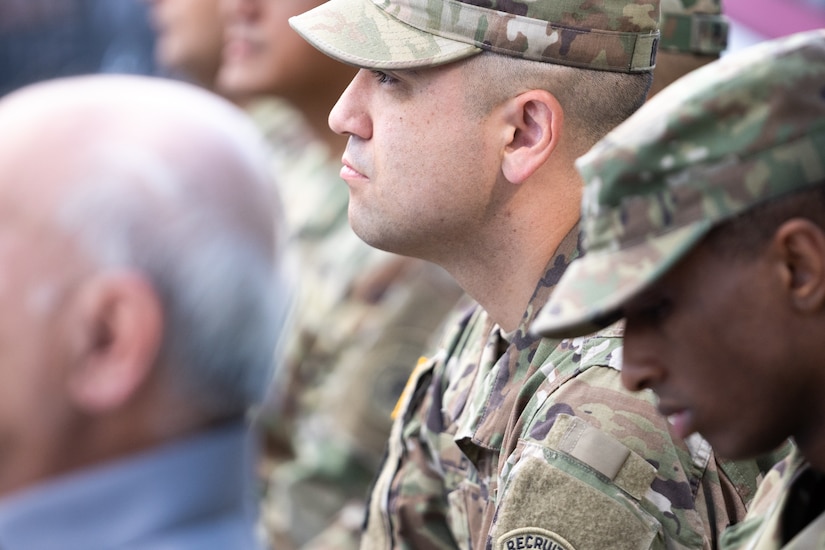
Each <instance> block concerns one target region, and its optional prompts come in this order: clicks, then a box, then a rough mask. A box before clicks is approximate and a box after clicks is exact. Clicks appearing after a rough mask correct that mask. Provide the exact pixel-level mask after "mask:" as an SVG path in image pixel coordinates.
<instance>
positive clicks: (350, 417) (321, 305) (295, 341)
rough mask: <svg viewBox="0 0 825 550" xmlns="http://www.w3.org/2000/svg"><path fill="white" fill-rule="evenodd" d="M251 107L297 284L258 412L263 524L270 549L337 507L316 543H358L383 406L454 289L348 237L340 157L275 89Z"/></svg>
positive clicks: (427, 267)
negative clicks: (267, 150)
mask: <svg viewBox="0 0 825 550" xmlns="http://www.w3.org/2000/svg"><path fill="white" fill-rule="evenodd" d="M249 112H250V114H251V115H252V116H253V118H254V119H255V120H256V121H257V123H258V125H259V127H261V128H262V129H263V130H264V132H265V134H266V136H267V139H268V141H269V142H270V143H271V144H272V146H273V147H272V162H273V169H274V170H275V172H276V173H277V174H279V176H280V177H279V179H278V181H279V182H282V186H281V188H280V189H279V190H280V191H281V196H282V197H283V203H284V205H285V210H286V211H285V215H286V218H287V222H288V227H289V229H290V237H289V238H290V240H291V242H290V246H289V247H288V250H290V251H291V253H293V254H294V255H295V256H296V257H295V262H296V264H297V266H298V269H299V272H298V273H297V274H296V275H297V277H296V278H297V279H298V281H299V283H300V288H299V290H300V293H299V298H298V300H297V307H296V310H295V314H294V315H295V331H294V333H293V334H292V335H290V336H291V337H290V339H289V340H288V341H287V342H286V356H287V360H286V364H285V366H284V368H283V369H282V370H281V371H280V373H279V374H278V379H277V380H276V381H275V387H276V388H277V389H278V391H279V394H278V395H277V396H276V399H273V402H272V403H270V404H269V405H268V409H267V410H266V411H265V413H264V418H265V420H266V422H267V424H268V425H269V429H270V435H271V441H270V451H271V455H272V456H271V458H272V463H270V464H268V465H267V466H265V475H266V476H267V477H268V487H267V495H266V497H265V499H264V503H265V505H264V518H265V521H266V527H267V530H268V531H269V532H270V534H272V536H273V539H274V542H275V544H276V545H277V546H278V547H279V548H282V549H284V548H290V547H299V546H303V545H304V544H305V543H307V542H308V541H309V540H310V539H311V538H312V537H313V536H315V535H317V534H318V533H320V532H321V531H322V530H324V529H325V528H327V526H328V525H330V524H332V523H333V522H334V518H335V517H336V515H337V514H338V513H339V512H340V511H341V510H344V514H343V515H342V518H341V520H340V521H336V522H335V523H334V526H333V529H335V530H336V537H337V539H338V542H337V543H336V545H335V546H330V545H327V546H326V548H350V547H356V546H357V540H358V534H359V532H360V524H361V518H362V517H363V507H364V506H363V501H364V498H365V496H366V494H367V490H368V487H369V484H370V482H371V480H372V478H373V477H374V475H375V472H376V470H377V468H378V466H379V464H380V460H381V456H382V453H383V449H384V444H385V442H386V438H387V435H388V434H389V430H390V426H391V419H390V414H391V411H392V408H393V406H394V404H395V402H396V400H397V399H398V395H399V394H400V392H401V390H402V388H403V387H404V382H405V381H406V380H407V378H408V377H409V375H410V372H411V370H412V366H413V365H414V364H415V361H416V360H417V358H418V357H419V356H420V355H421V354H422V353H424V352H425V345H426V344H427V343H428V342H429V339H430V334H431V333H432V332H433V331H434V330H435V329H437V328H438V327H439V326H440V325H441V323H442V318H443V317H444V316H445V315H446V314H447V313H448V312H449V311H450V310H451V308H452V306H453V304H454V303H455V302H456V301H457V300H458V298H459V297H460V296H461V295H462V292H461V290H460V289H459V287H458V286H457V285H456V283H455V282H454V281H453V280H452V278H450V277H449V275H447V273H446V272H444V271H443V270H442V269H441V268H439V267H437V266H435V265H434V264H430V263H427V262H423V261H419V260H411V259H408V258H401V257H398V256H395V255H392V254H389V253H386V252H382V251H379V250H377V249H374V248H372V247H370V246H368V245H366V244H365V243H363V242H362V241H361V240H360V239H358V237H356V236H355V234H354V233H353V232H352V230H351V228H350V227H349V223H348V220H347V201H348V192H347V187H346V184H345V183H344V182H343V181H342V180H341V179H340V177H339V175H338V171H339V169H340V161H339V159H337V158H332V157H331V155H330V154H329V151H328V150H327V148H326V146H325V145H324V144H323V143H321V142H320V141H319V140H317V139H316V138H314V136H312V135H311V133H310V132H309V131H308V128H307V127H306V124H305V123H304V121H303V119H302V118H301V115H300V114H299V113H298V112H296V111H295V110H293V109H291V108H289V107H287V106H286V105H285V104H283V103H281V102H278V101H275V100H266V101H261V102H259V103H257V104H255V105H252V106H251V107H250V109H249ZM359 503H360V509H361V512H360V513H358V512H356V513H354V514H353V512H352V508H356V509H357V508H358V507H359ZM345 506H349V508H345ZM347 510H349V511H348V512H347ZM353 515H355V516H357V517H358V519H357V520H356V521H352V520H347V518H348V517H352V516H353ZM341 531H343V532H341ZM326 536H327V537H329V535H326Z"/></svg>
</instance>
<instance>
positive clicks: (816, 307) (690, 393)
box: [534, 30, 825, 550]
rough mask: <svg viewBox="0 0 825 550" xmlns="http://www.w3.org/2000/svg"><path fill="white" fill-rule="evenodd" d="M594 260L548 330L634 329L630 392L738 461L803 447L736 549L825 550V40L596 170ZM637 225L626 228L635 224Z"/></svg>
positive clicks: (687, 85)
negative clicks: (654, 399)
mask: <svg viewBox="0 0 825 550" xmlns="http://www.w3.org/2000/svg"><path fill="white" fill-rule="evenodd" d="M579 169H580V171H581V174H582V176H583V177H584V179H585V182H586V189H585V194H584V197H585V201H584V203H583V207H582V212H583V217H582V229H583V232H584V242H585V246H584V249H585V251H586V252H587V254H586V255H585V256H584V257H583V258H582V259H580V260H577V261H575V262H573V264H572V266H571V267H570V269H569V270H568V271H567V273H565V275H564V277H562V280H561V282H560V283H559V285H558V286H557V287H556V290H555V292H554V294H553V296H552V299H551V300H550V302H549V303H548V304H547V306H546V307H545V308H544V310H543V311H542V313H541V314H540V316H539V319H538V320H537V322H536V324H535V325H534V329H535V330H537V331H538V332H541V333H543V334H549V335H553V336H554V337H557V336H559V335H565V336H573V335H576V334H584V333H586V332H589V331H591V330H596V329H597V327H599V326H602V325H606V324H609V323H611V322H613V321H614V320H616V319H618V318H620V317H623V318H625V320H626V331H625V348H624V367H623V370H622V380H623V382H624V384H625V385H626V386H627V387H628V388H630V389H632V390H640V389H643V388H650V389H652V390H653V391H655V392H656V394H657V395H658V397H659V403H658V408H659V410H660V411H661V412H662V414H665V415H669V418H670V420H671V422H672V423H673V425H674V429H675V430H676V432H677V433H678V434H679V435H680V436H683V437H688V436H689V434H691V433H693V432H699V433H702V434H703V435H704V436H705V437H706V438H707V439H708V441H710V442H711V443H712V444H713V445H714V448H716V449H717V450H718V451H719V452H720V453H724V454H725V455H726V456H730V457H740V458H741V457H749V456H754V455H756V454H757V453H762V452H765V451H768V450H770V449H771V448H773V447H775V446H777V445H779V444H780V443H781V442H782V441H783V440H784V439H785V438H787V437H792V438H793V440H794V441H795V443H796V444H797V448H796V449H795V450H794V451H793V452H792V453H791V455H790V456H789V457H788V458H787V459H786V460H785V461H783V462H781V463H780V464H778V465H777V467H776V468H775V469H774V470H773V471H772V472H771V473H770V474H769V475H768V476H767V478H766V479H765V481H764V484H763V485H762V486H761V487H760V489H759V493H757V496H756V498H755V500H754V502H753V505H752V509H751V510H750V511H749V519H748V520H747V521H745V522H743V523H742V524H741V525H739V526H737V527H734V528H733V529H731V530H729V531H728V532H726V534H725V536H724V538H723V543H724V544H723V546H726V547H730V548H760V549H766V550H767V549H773V548H789V549H790V548H800V549H801V548H822V547H823V540H825V516H823V514H822V512H823V510H824V509H825V506H824V505H825V503H824V502H823V499H822V495H823V494H825V493H824V492H823V487H825V452H823V450H825V440H823V434H824V433H825V432H823V429H822V425H823V419H822V417H820V416H819V414H820V413H819V411H820V410H821V409H822V404H823V403H824V402H825V400H823V395H822V388H823V387H825V369H823V367H822V365H823V360H825V350H823V346H822V337H821V334H822V330H823V323H825V320H824V319H825V31H822V30H818V31H812V32H808V33H801V34H797V35H793V36H791V37H785V38H781V39H778V40H775V41H771V42H766V43H763V44H759V45H757V46H753V47H751V48H749V49H747V50H743V51H741V52H737V53H736V54H734V55H730V56H728V57H726V58H724V59H722V60H720V61H719V62H717V63H714V64H712V65H709V66H707V67H705V68H703V69H701V70H699V71H697V72H696V73H695V74H692V75H690V76H688V77H686V78H685V80H684V81H683V83H682V85H680V86H679V87H678V88H674V89H669V90H666V91H664V92H662V93H661V94H660V95H659V96H657V97H656V98H655V99H654V100H653V101H651V102H650V103H649V104H648V105H647V106H645V108H644V109H642V111H640V112H639V113H638V114H637V115H636V116H634V117H632V119H631V120H629V121H628V122H627V123H626V124H624V125H622V126H621V127H620V128H618V129H616V131H615V132H613V133H611V134H610V135H609V136H608V137H606V138H605V139H604V140H602V141H601V142H600V143H599V144H598V145H597V146H596V147H594V148H593V150H592V151H591V152H590V153H588V154H587V155H586V156H585V157H583V158H582V159H581V161H580V164H579ZM628 222H630V223H628Z"/></svg>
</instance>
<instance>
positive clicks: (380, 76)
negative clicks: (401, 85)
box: [371, 71, 397, 84]
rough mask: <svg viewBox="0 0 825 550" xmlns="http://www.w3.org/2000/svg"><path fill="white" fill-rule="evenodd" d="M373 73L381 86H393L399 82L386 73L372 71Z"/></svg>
mask: <svg viewBox="0 0 825 550" xmlns="http://www.w3.org/2000/svg"><path fill="white" fill-rule="evenodd" d="M371 72H372V75H373V76H374V77H375V79H376V80H377V81H378V82H379V83H380V84H392V83H394V82H397V80H396V79H395V78H394V77H392V76H390V75H388V74H387V73H385V72H384V71H371Z"/></svg>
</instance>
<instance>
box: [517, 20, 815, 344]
mask: <svg viewBox="0 0 825 550" xmlns="http://www.w3.org/2000/svg"><path fill="white" fill-rule="evenodd" d="M577 167H578V169H579V172H580V173H581V175H582V177H583V178H584V181H585V190H584V198H583V201H582V220H581V229H582V232H583V234H584V250H585V255H584V257H583V258H582V259H581V260H579V261H577V262H575V263H573V265H571V266H570V270H568V272H567V273H566V274H565V276H564V278H562V280H561V282H560V283H559V286H558V288H557V289H556V292H555V294H554V295H553V296H552V298H551V300H550V302H549V303H548V305H547V307H545V308H544V311H542V313H541V315H540V316H539V318H538V319H537V321H536V324H535V326H534V327H533V330H535V331H536V332H538V333H541V334H544V335H548V336H557V337H558V336H573V335H577V334H586V333H588V332H592V331H594V330H597V329H598V328H599V327H601V326H607V325H609V324H611V323H613V322H615V321H616V320H617V319H618V318H619V317H620V316H621V311H620V310H621V306H622V304H623V303H624V302H625V301H626V300H628V299H630V298H631V297H633V296H635V295H636V294H638V293H639V292H641V291H642V290H643V289H644V288H645V287H646V286H647V285H649V284H650V283H651V282H653V281H655V280H656V279H657V278H658V277H660V276H661V275H662V274H664V273H665V272H667V270H668V269H669V268H670V267H671V266H672V265H673V264H674V263H675V262H676V261H678V260H679V259H680V258H682V257H683V256H684V254H686V253H687V252H688V251H689V250H690V249H691V248H692V247H693V246H694V245H695V244H696V243H697V242H698V241H699V240H700V239H701V238H702V237H703V236H704V235H705V234H707V232H708V231H709V230H710V229H711V228H712V227H714V226H715V225H716V224H718V223H720V222H722V221H724V220H726V219H728V218H731V217H732V216H735V215H736V214H738V213H740V212H742V211H744V210H746V209H748V208H750V207H751V206H753V205H756V204H759V203H761V202H763V201H766V200H770V199H772V198H775V197H778V196H781V195H784V194H786V193H789V192H792V191H795V190H799V189H802V188H804V187H807V186H811V185H817V184H821V183H822V182H823V181H825V30H817V31H811V32H805V33H799V34H796V35H792V36H790V37H785V38H783V39H779V40H774V41H768V42H764V43H761V44H758V45H756V46H753V47H751V48H747V49H745V50H742V51H739V52H736V53H734V54H731V55H728V56H725V57H724V58H722V59H720V60H718V61H715V62H713V63H710V64H708V65H706V66H705V67H703V68H701V69H698V70H696V71H693V72H692V73H690V74H689V75H687V76H686V77H684V78H683V79H681V80H680V85H679V86H670V87H668V88H667V89H666V90H664V91H663V92H661V93H659V94H657V95H656V96H655V97H654V98H653V99H651V100H650V101H648V102H647V103H646V104H645V106H644V107H642V108H641V109H640V110H639V111H638V112H636V113H635V114H634V115H633V116H632V117H630V119H629V120H627V121H625V122H624V123H622V124H621V125H619V126H618V127H617V128H616V129H615V130H614V131H613V132H611V133H610V134H608V135H607V136H606V137H605V138H604V139H603V140H602V141H600V142H599V143H597V144H596V145H595V146H594V147H593V148H592V149H591V150H590V151H589V152H588V153H587V154H586V155H584V156H583V157H581V158H580V159H579V161H578V162H577Z"/></svg>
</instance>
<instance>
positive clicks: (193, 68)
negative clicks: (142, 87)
mask: <svg viewBox="0 0 825 550" xmlns="http://www.w3.org/2000/svg"><path fill="white" fill-rule="evenodd" d="M145 1H146V3H148V4H149V5H150V7H151V11H150V13H151V20H152V25H153V27H154V29H155V32H156V33H157V41H156V44H155V56H156V60H157V63H158V65H159V67H160V69H161V70H162V71H163V73H164V74H166V75H167V76H170V77H174V78H180V79H183V80H187V81H190V82H192V83H194V84H197V85H199V86H202V87H204V88H206V89H207V90H212V91H214V92H217V93H221V91H220V90H218V89H217V88H216V79H217V76H218V70H219V69H220V64H221V56H222V51H223V21H222V20H221V17H220V11H219V9H218V2H219V0H145Z"/></svg>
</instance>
